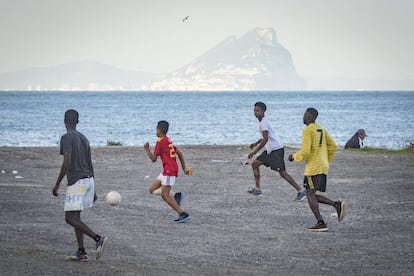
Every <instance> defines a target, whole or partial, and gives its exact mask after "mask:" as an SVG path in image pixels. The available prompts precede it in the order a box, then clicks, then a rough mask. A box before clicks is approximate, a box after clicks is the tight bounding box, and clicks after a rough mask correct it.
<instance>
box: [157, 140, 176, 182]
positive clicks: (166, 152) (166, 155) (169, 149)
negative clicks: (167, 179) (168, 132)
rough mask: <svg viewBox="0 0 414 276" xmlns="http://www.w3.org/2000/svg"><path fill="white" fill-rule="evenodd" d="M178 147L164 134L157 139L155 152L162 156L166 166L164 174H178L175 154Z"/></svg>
mask: <svg viewBox="0 0 414 276" xmlns="http://www.w3.org/2000/svg"><path fill="white" fill-rule="evenodd" d="M176 149H177V148H176V147H175V146H174V145H173V143H172V141H171V140H170V138H168V137H167V136H163V137H161V138H160V139H158V140H157V144H156V145H155V149H154V154H155V155H157V156H160V157H161V161H162V167H163V168H164V171H163V172H162V174H163V175H165V176H178V165H177V159H176V155H175V150H176Z"/></svg>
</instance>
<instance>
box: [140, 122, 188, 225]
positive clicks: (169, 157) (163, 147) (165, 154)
mask: <svg viewBox="0 0 414 276" xmlns="http://www.w3.org/2000/svg"><path fill="white" fill-rule="evenodd" d="M168 127H169V124H168V122H167V121H159V122H158V124H157V137H158V138H159V139H158V140H157V143H156V145H155V149H154V153H152V152H151V151H150V149H149V143H146V144H145V145H144V148H145V151H146V152H147V155H148V157H149V159H150V160H151V161H152V162H155V161H157V157H158V156H159V157H160V158H161V161H162V166H163V172H162V173H160V175H159V176H158V177H157V178H156V179H155V180H154V181H153V182H152V184H151V186H150V193H151V194H153V193H154V191H156V190H157V189H159V188H160V187H161V197H162V199H163V200H164V201H165V202H167V204H168V205H170V206H171V208H173V209H174V211H176V212H177V213H178V214H179V217H178V219H176V220H175V221H177V222H179V223H183V222H186V221H187V220H189V219H190V215H189V214H187V213H186V212H184V211H183V209H181V207H180V203H181V201H182V193H176V194H175V195H174V199H173V198H172V197H171V196H170V191H171V187H172V186H173V185H174V184H175V180H176V178H177V176H178V165H177V159H176V156H178V158H179V159H180V162H181V167H182V168H183V171H184V173H185V174H191V169H187V168H186V166H185V161H184V156H183V154H182V152H181V151H180V150H179V149H178V148H177V147H176V146H174V144H173V143H172V141H171V140H170V138H168V136H167V132H168Z"/></svg>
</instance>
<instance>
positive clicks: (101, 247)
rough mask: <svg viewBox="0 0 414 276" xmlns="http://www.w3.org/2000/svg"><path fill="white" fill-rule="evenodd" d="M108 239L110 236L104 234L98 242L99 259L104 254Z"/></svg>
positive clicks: (97, 256) (97, 255)
mask: <svg viewBox="0 0 414 276" xmlns="http://www.w3.org/2000/svg"><path fill="white" fill-rule="evenodd" d="M107 241H108V238H107V237H105V236H102V237H101V238H100V240H99V241H97V242H96V259H99V258H100V257H102V255H103V251H104V249H105V244H106V242H107Z"/></svg>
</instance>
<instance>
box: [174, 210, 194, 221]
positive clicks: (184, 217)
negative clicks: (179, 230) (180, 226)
mask: <svg viewBox="0 0 414 276" xmlns="http://www.w3.org/2000/svg"><path fill="white" fill-rule="evenodd" d="M190 218H191V217H190V215H189V214H187V213H186V212H182V213H181V214H180V216H179V217H178V219H175V220H174V221H176V222H178V223H183V222H186V221H187V220H189V219H190Z"/></svg>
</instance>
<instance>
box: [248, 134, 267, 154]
mask: <svg viewBox="0 0 414 276" xmlns="http://www.w3.org/2000/svg"><path fill="white" fill-rule="evenodd" d="M262 134H263V138H262V139H260V140H259V141H258V143H256V144H259V145H258V146H257V147H256V148H255V149H254V150H253V151H252V152H251V153H249V155H248V157H249V158H252V157H253V156H254V155H255V154H256V153H258V152H259V150H261V149H262V148H263V147H264V146H265V145H266V143H267V141H268V140H269V132H267V131H263V133H262Z"/></svg>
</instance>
